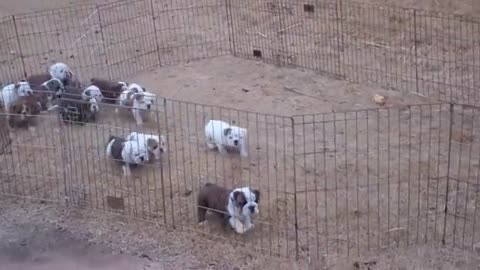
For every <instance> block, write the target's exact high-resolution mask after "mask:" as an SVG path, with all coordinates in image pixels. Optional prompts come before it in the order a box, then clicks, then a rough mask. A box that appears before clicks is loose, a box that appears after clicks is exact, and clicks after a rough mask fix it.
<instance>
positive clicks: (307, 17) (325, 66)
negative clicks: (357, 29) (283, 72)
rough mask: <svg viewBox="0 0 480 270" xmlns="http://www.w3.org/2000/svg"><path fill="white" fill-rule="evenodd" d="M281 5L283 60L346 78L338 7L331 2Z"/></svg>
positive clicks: (283, 2) (286, 2)
mask: <svg viewBox="0 0 480 270" xmlns="http://www.w3.org/2000/svg"><path fill="white" fill-rule="evenodd" d="M280 5H281V6H282V17H281V18H282V23H281V25H280V26H281V28H280V29H279V30H278V32H279V34H280V35H282V36H283V39H284V40H283V42H284V46H285V48H284V51H285V52H284V55H283V58H284V63H285V64H286V65H289V66H292V67H294V66H299V67H307V68H309V69H314V70H318V71H320V72H323V73H327V74H331V75H335V76H337V77H342V78H343V75H342V71H341V63H340V58H341V57H340V55H341V48H340V46H341V43H342V36H340V35H339V33H340V30H341V28H340V27H341V25H340V24H339V21H338V16H339V12H340V10H339V6H338V5H337V4H336V3H332V2H325V3H318V4H317V5H313V4H299V3H298V2H296V1H287V0H282V1H280Z"/></svg>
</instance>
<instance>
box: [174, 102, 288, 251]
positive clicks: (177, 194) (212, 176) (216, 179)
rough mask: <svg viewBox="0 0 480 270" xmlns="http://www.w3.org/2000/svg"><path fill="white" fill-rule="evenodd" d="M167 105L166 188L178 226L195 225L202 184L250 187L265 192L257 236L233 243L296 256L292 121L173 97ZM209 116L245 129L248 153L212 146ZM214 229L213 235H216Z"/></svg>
mask: <svg viewBox="0 0 480 270" xmlns="http://www.w3.org/2000/svg"><path fill="white" fill-rule="evenodd" d="M165 105H166V106H165V112H164V114H165V118H166V119H167V127H166V129H165V135H166V138H167V142H168V145H169V146H168V149H169V150H168V157H167V156H166V159H167V158H168V161H165V163H168V166H167V167H168V169H166V170H165V172H166V174H165V186H168V185H170V188H171V190H169V192H170V193H171V194H170V200H171V202H168V203H167V204H168V205H169V206H170V207H172V208H173V212H174V213H175V214H174V215H172V217H171V218H172V221H173V223H174V224H175V226H180V227H184V228H192V227H193V228H195V227H196V226H197V225H196V224H197V215H196V212H197V210H196V206H197V201H196V200H197V197H198V190H199V187H200V186H201V185H203V184H205V183H207V182H210V183H216V184H218V185H220V186H223V187H227V188H235V187H244V186H249V187H251V188H254V189H258V190H260V192H261V193H260V194H261V195H260V200H259V204H260V216H259V217H258V218H256V219H255V221H254V222H255V232H254V234H253V235H251V236H249V237H248V238H244V237H235V241H238V242H241V243H243V244H245V245H247V246H252V247H254V248H258V249H259V250H263V251H266V252H267V253H269V254H271V255H280V256H283V257H289V256H293V255H294V254H295V253H294V250H295V246H296V244H295V230H294V228H295V227H294V224H295V208H294V197H295V196H294V191H295V190H294V188H295V184H294V183H295V182H294V181H295V180H294V175H293V160H292V153H293V152H292V151H293V149H292V145H293V142H292V130H293V129H292V123H291V119H290V118H286V117H280V116H275V115H264V114H257V113H251V112H246V111H238V110H232V109H228V108H221V107H213V106H204V105H200V104H193V103H186V102H179V101H171V100H167V101H166V104H165ZM209 120H221V121H224V122H226V123H228V124H231V125H234V126H239V127H242V128H246V129H247V136H246V138H247V140H246V143H247V149H248V157H247V158H241V157H240V155H239V153H238V151H235V150H234V149H233V150H232V151H230V152H229V153H228V154H225V155H222V154H220V153H219V151H218V150H217V149H209V148H208V147H207V145H206V142H207V139H206V136H205V125H206V124H207V123H208V121H209ZM167 179H168V180H167ZM210 230H212V229H207V231H208V233H209V234H214V235H215V234H216V233H215V232H214V231H215V230H212V231H210ZM216 231H218V230H216ZM220 231H221V230H220ZM217 236H218V235H217ZM220 236H222V237H228V235H224V234H220Z"/></svg>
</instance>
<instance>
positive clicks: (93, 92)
mask: <svg viewBox="0 0 480 270" xmlns="http://www.w3.org/2000/svg"><path fill="white" fill-rule="evenodd" d="M91 98H94V99H96V100H97V103H101V102H102V100H103V95H102V91H100V88H99V87H98V86H96V85H90V86H88V87H87V88H85V89H84V90H83V92H82V99H83V100H85V101H88V100H90V99H91Z"/></svg>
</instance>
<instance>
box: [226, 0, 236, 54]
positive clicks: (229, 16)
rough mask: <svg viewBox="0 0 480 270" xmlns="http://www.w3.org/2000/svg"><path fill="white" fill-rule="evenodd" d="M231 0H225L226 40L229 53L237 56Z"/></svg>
mask: <svg viewBox="0 0 480 270" xmlns="http://www.w3.org/2000/svg"><path fill="white" fill-rule="evenodd" d="M230 1H231V0H225V9H226V13H227V28H228V42H229V43H230V53H231V54H232V55H233V56H237V46H236V42H235V32H234V27H233V16H232V4H231V2H230Z"/></svg>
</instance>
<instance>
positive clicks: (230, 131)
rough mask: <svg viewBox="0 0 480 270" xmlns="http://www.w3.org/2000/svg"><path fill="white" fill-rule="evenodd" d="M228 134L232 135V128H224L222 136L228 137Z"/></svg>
mask: <svg viewBox="0 0 480 270" xmlns="http://www.w3.org/2000/svg"><path fill="white" fill-rule="evenodd" d="M230 133H232V128H226V129H224V130H223V135H225V136H228V135H229V134H230Z"/></svg>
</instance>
